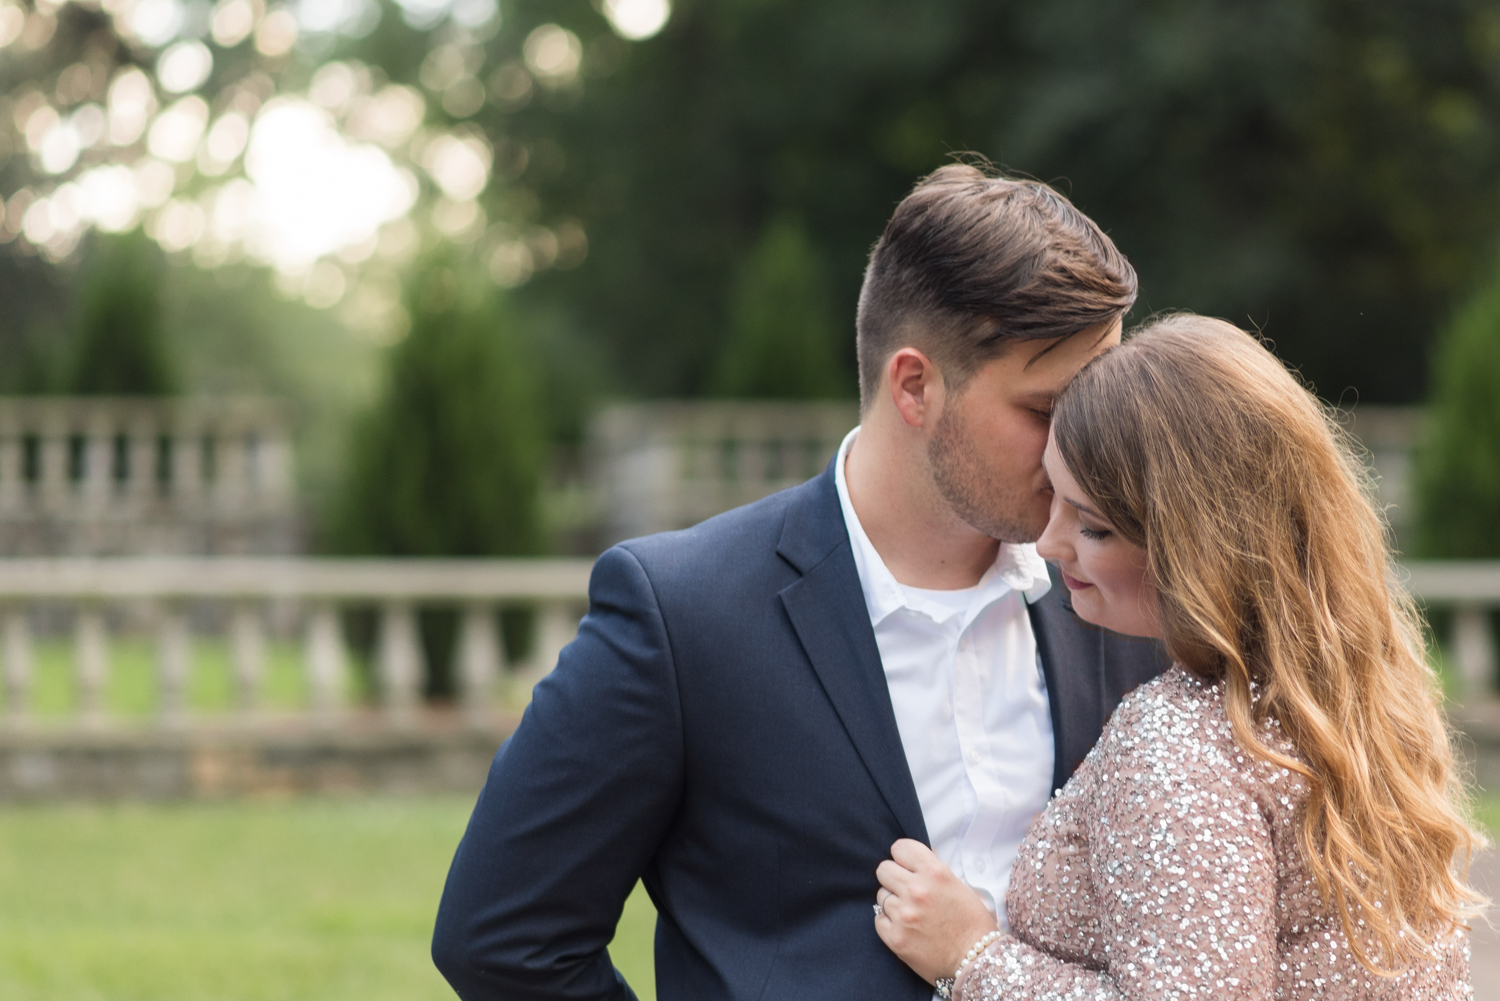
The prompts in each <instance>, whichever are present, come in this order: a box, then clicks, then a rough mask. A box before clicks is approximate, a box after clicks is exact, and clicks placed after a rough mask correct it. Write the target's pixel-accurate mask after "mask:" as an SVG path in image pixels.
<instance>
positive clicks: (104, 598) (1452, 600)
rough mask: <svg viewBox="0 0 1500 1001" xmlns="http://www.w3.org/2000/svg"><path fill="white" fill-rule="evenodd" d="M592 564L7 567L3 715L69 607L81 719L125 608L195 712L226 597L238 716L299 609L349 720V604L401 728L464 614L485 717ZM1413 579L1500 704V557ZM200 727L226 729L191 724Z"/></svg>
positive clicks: (560, 638) (325, 707)
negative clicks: (274, 631) (42, 612)
mask: <svg viewBox="0 0 1500 1001" xmlns="http://www.w3.org/2000/svg"><path fill="white" fill-rule="evenodd" d="M592 564H593V561H592V560H589V559H537V560H519V559H507V560H420V559H409V560H381V559H308V558H269V559H249V558H245V559H241V558H218V559H213V558H205V559H198V558H188V559H176V558H172V559H167V558H139V559H137V558H122V559H57V560H0V678H3V687H4V714H3V723H4V725H5V726H6V727H9V728H13V729H25V728H28V727H30V726H32V725H34V724H35V722H36V720H35V717H34V715H33V713H32V712H31V704H32V699H31V694H32V690H33V685H34V681H35V672H34V659H35V658H34V653H33V645H34V638H33V635H32V622H33V619H34V617H35V616H34V615H33V612H34V610H35V608H36V607H37V606H38V605H58V604H61V605H65V606H67V607H68V608H69V609H70V610H71V611H70V614H69V615H68V617H67V619H68V621H70V622H71V633H72V649H73V656H72V673H73V679H72V680H73V689H74V693H75V699H74V703H75V705H74V713H73V715H72V716H71V717H70V718H69V719H68V720H67V723H68V724H70V725H75V726H80V727H85V728H88V727H97V726H100V725H104V724H108V723H110V722H112V720H111V719H110V716H109V713H108V711H107V708H106V706H105V700H104V692H105V687H106V684H107V681H108V677H109V671H110V640H111V637H110V633H109V627H108V623H109V621H110V616H109V615H108V614H106V613H107V612H109V611H111V610H112V609H118V608H123V607H134V608H137V609H139V608H141V607H143V606H144V607H146V608H149V609H151V610H152V614H150V615H148V616H147V617H146V618H147V620H148V621H149V622H150V623H151V624H152V628H153V629H154V631H155V646H156V694H155V698H156V712H155V717H154V718H155V721H156V723H157V724H158V725H160V726H163V727H180V726H184V725H186V724H187V723H188V722H189V720H190V715H189V713H188V708H187V700H186V693H187V689H188V683H189V675H190V672H191V671H192V670H193V657H192V643H193V640H194V636H193V630H192V629H191V628H190V623H189V614H188V613H189V609H190V607H197V606H200V605H202V604H203V603H205V602H208V603H214V604H218V605H221V606H222V607H223V609H224V611H225V613H226V614H224V615H223V616H221V617H220V618H222V620H223V621H224V622H225V623H226V627H225V634H226V636H225V638H226V639H227V644H228V648H229V651H230V660H231V664H232V670H233V676H234V684H235V691H236V715H238V716H239V717H240V718H241V719H242V720H243V721H253V720H256V719H259V718H262V717H261V716H260V715H259V713H258V710H259V708H260V707H261V705H262V697H261V696H262V689H263V685H264V681H265V678H266V666H267V645H268V623H269V619H270V616H271V611H272V609H273V608H279V609H282V610H286V609H293V610H295V611H294V615H293V618H294V620H295V621H296V622H297V623H298V627H299V628H300V632H301V636H302V649H303V655H302V669H303V672H304V676H305V681H306V690H307V693H308V698H307V703H306V705H305V706H303V707H302V708H301V710H299V713H298V715H300V716H302V717H304V718H305V719H306V720H307V721H309V722H310V723H314V724H321V725H330V726H332V725H338V723H339V722H340V721H341V720H345V719H347V718H348V715H347V713H346V709H347V708H348V707H347V706H346V705H345V704H344V698H345V695H344V693H345V692H346V690H347V672H348V655H347V651H346V649H345V642H344V635H343V628H342V625H341V621H340V613H341V612H342V611H343V610H345V609H348V608H351V607H363V608H368V607H375V608H376V609H378V629H377V640H376V646H375V663H374V667H375V680H376V693H377V700H378V704H379V708H380V712H381V715H382V716H383V717H384V718H385V720H386V721H387V722H388V723H390V724H391V725H393V726H404V725H408V724H410V723H411V722H412V720H413V719H414V717H415V711H416V709H417V705H418V702H419V697H420V689H421V684H422V679H423V676H424V666H423V653H422V645H421V642H420V639H419V635H418V629H417V618H416V612H417V610H418V609H419V608H421V607H432V606H444V607H456V608H461V609H462V610H463V611H462V617H461V627H460V629H459V636H458V643H457V649H456V653H455V667H456V675H457V681H458V690H459V698H460V705H461V707H462V708H463V710H464V713H465V715H466V716H467V717H468V718H469V719H470V720H471V721H473V722H475V723H477V724H482V723H484V722H485V721H486V720H487V719H488V718H489V717H490V716H491V714H492V711H493V709H494V707H495V704H496V703H495V686H496V684H497V681H498V680H499V679H500V678H501V677H502V675H503V673H504V672H506V671H510V672H519V673H523V674H525V675H526V676H529V677H535V676H539V675H540V674H543V673H545V672H546V671H547V670H550V669H551V667H552V665H553V664H554V663H555V662H556V658H557V654H558V651H560V650H561V649H562V647H563V646H564V645H566V644H567V643H568V642H569V640H571V639H572V637H573V636H574V635H575V634H576V632H577V628H578V621H579V618H580V617H581V616H582V613H583V611H584V609H585V603H586V601H587V594H588V591H587V589H588V578H589V573H590V570H591V569H592ZM1406 573H1407V575H1408V581H1407V583H1408V586H1409V587H1410V588H1411V589H1412V591H1413V592H1414V593H1416V594H1417V595H1418V597H1420V598H1421V599H1422V600H1423V602H1424V603H1426V605H1427V606H1428V607H1429V608H1434V609H1439V608H1442V609H1448V610H1451V612H1452V615H1451V620H1452V630H1451V634H1450V636H1449V637H1448V650H1447V652H1448V656H1449V657H1450V658H1451V660H1452V662H1453V665H1454V667H1455V669H1456V671H1457V673H1458V675H1459V678H1460V679H1461V682H1462V690H1463V692H1464V698H1465V701H1466V702H1469V703H1478V702H1483V701H1489V700H1491V699H1493V698H1494V697H1495V689H1496V669H1497V658H1496V644H1495V639H1494V635H1493V631H1492V627H1491V622H1492V620H1491V612H1492V611H1493V610H1495V609H1497V608H1500V561H1496V562H1451V563H1442V562H1430V563H1412V564H1409V565H1408V566H1407V568H1406ZM503 608H528V609H532V610H534V611H535V613H536V622H537V626H536V635H535V642H534V643H533V653H532V655H531V657H529V658H528V660H527V662H526V663H523V664H507V663H506V661H505V656H504V653H503V649H502V643H501V641H500V636H499V629H498V623H497V617H496V614H495V613H496V612H497V611H499V610H500V609H503ZM192 719H193V720H194V721H195V722H217V721H216V720H214V719H213V718H211V717H192Z"/></svg>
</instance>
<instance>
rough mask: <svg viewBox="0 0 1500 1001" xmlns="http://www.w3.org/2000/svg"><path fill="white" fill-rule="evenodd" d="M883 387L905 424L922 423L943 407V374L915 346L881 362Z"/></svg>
mask: <svg viewBox="0 0 1500 1001" xmlns="http://www.w3.org/2000/svg"><path fill="white" fill-rule="evenodd" d="M885 375H886V387H887V388H888V389H889V391H890V394H891V402H892V403H894V404H895V406H896V412H897V413H898V414H900V415H901V419H902V420H903V421H905V422H906V424H907V426H908V427H914V428H920V427H925V426H926V425H927V424H929V423H930V422H931V421H932V420H933V419H935V418H936V417H937V415H938V413H939V412H940V411H941V410H942V407H943V375H942V373H941V372H939V371H938V368H937V366H936V365H934V364H933V363H932V359H931V358H928V357H927V356H926V355H924V354H923V353H922V352H920V351H918V350H917V349H916V348H902V349H901V350H900V351H897V352H896V353H895V354H893V355H891V359H890V361H888V362H886V366H885Z"/></svg>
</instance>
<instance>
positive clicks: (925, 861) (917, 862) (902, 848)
mask: <svg viewBox="0 0 1500 1001" xmlns="http://www.w3.org/2000/svg"><path fill="white" fill-rule="evenodd" d="M891 858H892V859H893V860H895V861H896V862H897V863H899V864H900V865H901V867H902V868H904V869H909V870H911V871H912V872H922V871H923V870H924V869H927V868H928V867H930V866H931V865H932V864H933V863H934V862H937V863H938V864H940V865H941V864H942V863H941V862H939V860H938V857H937V855H936V854H935V853H934V852H933V850H932V849H931V848H928V847H927V846H926V845H924V844H922V842H920V841H913V840H912V839H911V838H902V839H901V840H900V841H897V842H896V843H895V844H893V845H891Z"/></svg>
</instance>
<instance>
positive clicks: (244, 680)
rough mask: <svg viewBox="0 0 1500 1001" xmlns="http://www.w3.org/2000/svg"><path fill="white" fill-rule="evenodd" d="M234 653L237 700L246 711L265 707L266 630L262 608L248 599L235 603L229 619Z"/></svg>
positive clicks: (231, 644)
mask: <svg viewBox="0 0 1500 1001" xmlns="http://www.w3.org/2000/svg"><path fill="white" fill-rule="evenodd" d="M229 643H230V657H231V659H232V661H233V664H234V688H235V703H236V705H237V707H238V708H239V711H240V712H241V713H242V714H245V715H250V714H253V713H255V712H257V711H259V709H260V707H261V689H262V687H263V686H264V684H265V679H266V634H265V628H264V626H263V625H262V623H261V617H260V611H259V610H258V609H257V608H255V606H253V605H252V604H250V603H249V602H248V601H241V602H239V603H237V604H236V605H235V606H234V611H233V612H232V613H231V616H230V620H229Z"/></svg>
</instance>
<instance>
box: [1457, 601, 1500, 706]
mask: <svg viewBox="0 0 1500 1001" xmlns="http://www.w3.org/2000/svg"><path fill="white" fill-rule="evenodd" d="M1452 643H1453V659H1454V662H1455V664H1456V666H1457V668H1458V679H1459V684H1460V688H1461V690H1462V692H1463V700H1464V702H1466V703H1469V704H1471V705H1472V704H1475V703H1479V702H1484V701H1487V700H1489V699H1491V698H1493V697H1494V695H1495V637H1494V635H1493V633H1492V631H1491V629H1490V616H1489V609H1487V608H1486V607H1484V606H1483V605H1460V606H1459V607H1458V608H1456V609H1455V610H1454V612H1453V640H1452Z"/></svg>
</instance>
